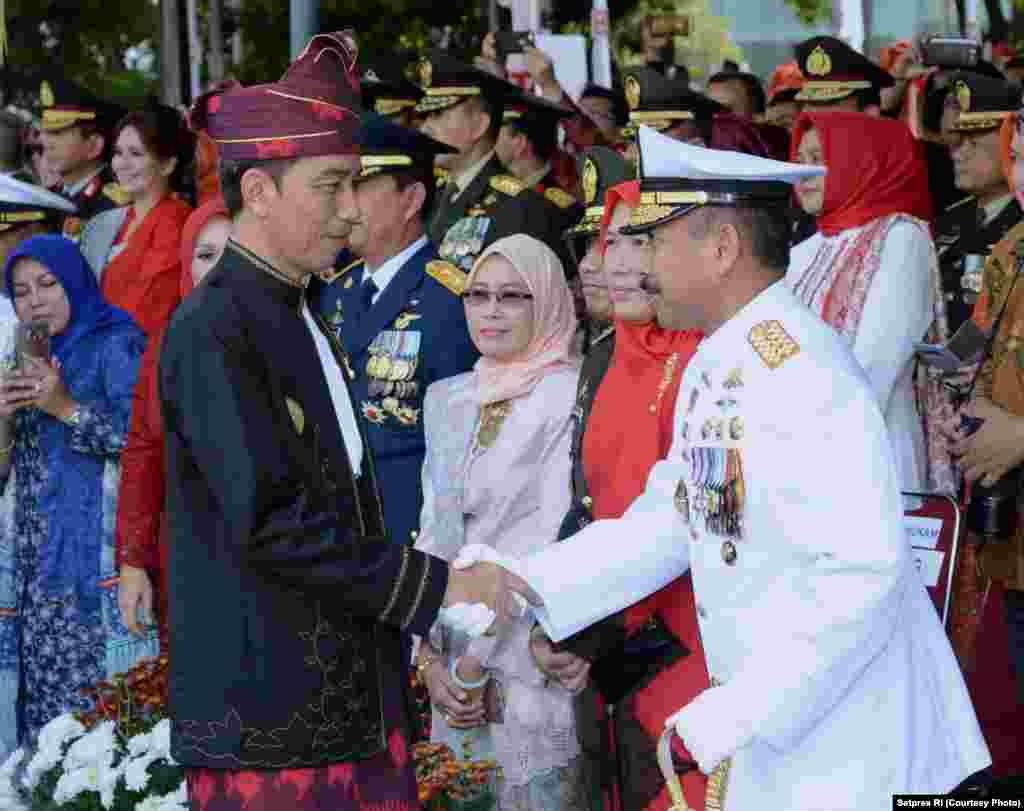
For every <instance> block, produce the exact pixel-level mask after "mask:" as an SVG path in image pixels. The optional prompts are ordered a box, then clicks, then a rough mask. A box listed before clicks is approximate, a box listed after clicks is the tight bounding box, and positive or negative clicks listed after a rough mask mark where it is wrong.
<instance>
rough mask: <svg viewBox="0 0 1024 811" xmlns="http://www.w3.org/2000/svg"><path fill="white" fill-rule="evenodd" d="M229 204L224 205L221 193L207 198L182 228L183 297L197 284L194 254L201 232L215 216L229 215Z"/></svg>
mask: <svg viewBox="0 0 1024 811" xmlns="http://www.w3.org/2000/svg"><path fill="white" fill-rule="evenodd" d="M230 216H231V215H230V214H228V209H227V206H225V205H224V198H222V197H221V196H220V195H219V194H218V195H217V196H216V197H214V198H212V199H210V200H207V201H206V202H205V203H203V204H202V205H201V206H199V208H197V209H196V210H195V211H193V212H192V213H191V214H189V216H188V219H187V220H185V226H184V227H183V228H182V229H181V297H182V298H185V296H187V295H188V294H189V293H191V292H192V288H193V287H194V286H195V285H194V284H192V255H193V254H194V253H195V252H196V240H198V239H199V232H200V231H202V230H203V226H205V225H206V224H207V223H208V222H209V221H210V220H212V219H213V218H214V217H228V218H230Z"/></svg>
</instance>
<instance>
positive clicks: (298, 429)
mask: <svg viewBox="0 0 1024 811" xmlns="http://www.w3.org/2000/svg"><path fill="white" fill-rule="evenodd" d="M284 403H285V405H286V406H288V413H289V414H290V415H291V418H292V424H293V425H294V426H295V433H297V434H298V435H299V436H302V432H303V430H305V428H306V415H305V414H304V413H303V412H302V406H300V405H299V404H298V403H297V402H295V400H293V399H292V398H291V397H285V398H284Z"/></svg>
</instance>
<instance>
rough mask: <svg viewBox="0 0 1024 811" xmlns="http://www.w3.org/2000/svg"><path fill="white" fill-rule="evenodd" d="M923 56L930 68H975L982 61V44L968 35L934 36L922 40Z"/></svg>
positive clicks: (926, 65)
mask: <svg viewBox="0 0 1024 811" xmlns="http://www.w3.org/2000/svg"><path fill="white" fill-rule="evenodd" d="M921 57H922V59H923V60H924V64H925V67H929V68H973V67H975V66H976V65H977V64H978V62H980V61H981V45H979V44H978V43H977V42H976V41H975V40H973V39H968V38H966V37H946V36H932V37H927V38H926V39H923V40H922V41H921Z"/></svg>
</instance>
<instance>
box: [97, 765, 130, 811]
mask: <svg viewBox="0 0 1024 811" xmlns="http://www.w3.org/2000/svg"><path fill="white" fill-rule="evenodd" d="M123 773H124V765H123V764H121V765H118V766H113V765H111V766H108V767H107V768H104V769H101V770H100V802H101V803H102V804H103V807H104V808H106V809H107V810H108V811H109V810H110V809H112V808H113V807H114V793H115V791H116V790H117V782H118V780H120V779H121V775H122V774H123Z"/></svg>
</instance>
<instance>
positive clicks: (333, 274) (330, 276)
mask: <svg viewBox="0 0 1024 811" xmlns="http://www.w3.org/2000/svg"><path fill="white" fill-rule="evenodd" d="M361 264H363V260H362V259H357V260H356V261H355V262H350V263H349V264H347V265H345V267H343V268H342V269H341V270H334V269H332V270H325V271H324V272H323V273H319V274H317V275H319V276H320V279H321V280H322V281H324V282H326V283H327V284H334V283H335V282H336V281H338V279H340V278H341V277H342V276H344V275H345V274H346V273H348V272H349V271H350V270H353V269H355V268H357V267H359V265H361Z"/></svg>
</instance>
